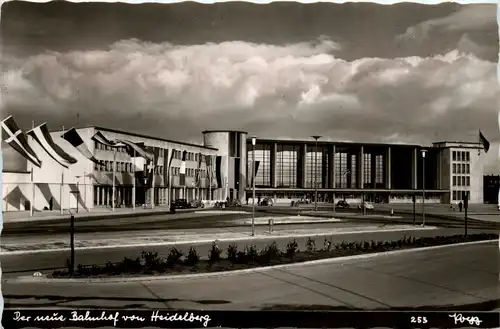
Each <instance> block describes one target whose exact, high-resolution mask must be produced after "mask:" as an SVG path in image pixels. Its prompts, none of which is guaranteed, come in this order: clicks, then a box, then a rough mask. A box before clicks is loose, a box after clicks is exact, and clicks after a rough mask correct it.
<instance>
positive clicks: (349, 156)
mask: <svg viewBox="0 0 500 329" xmlns="http://www.w3.org/2000/svg"><path fill="white" fill-rule="evenodd" d="M346 170H348V174H347V175H346V187H347V188H352V176H353V175H352V154H351V153H349V151H348V152H347V168H346Z"/></svg>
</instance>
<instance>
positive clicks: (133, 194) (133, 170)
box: [132, 149, 136, 210]
mask: <svg viewBox="0 0 500 329" xmlns="http://www.w3.org/2000/svg"><path fill="white" fill-rule="evenodd" d="M135 158H136V157H135V149H134V167H133V168H132V209H133V210H135V166H136V161H135Z"/></svg>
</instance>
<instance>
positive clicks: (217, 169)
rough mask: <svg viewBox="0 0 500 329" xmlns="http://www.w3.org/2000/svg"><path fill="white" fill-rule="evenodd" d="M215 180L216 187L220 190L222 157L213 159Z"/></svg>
mask: <svg viewBox="0 0 500 329" xmlns="http://www.w3.org/2000/svg"><path fill="white" fill-rule="evenodd" d="M215 178H216V179H217V187H218V188H222V156H217V157H216V158H215Z"/></svg>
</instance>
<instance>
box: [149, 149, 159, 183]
mask: <svg viewBox="0 0 500 329" xmlns="http://www.w3.org/2000/svg"><path fill="white" fill-rule="evenodd" d="M149 150H150V151H151V153H152V154H153V158H152V159H151V161H150V164H149V166H148V169H149V171H148V187H153V175H155V174H156V173H155V170H156V167H157V166H158V158H159V157H160V148H159V147H154V146H152V147H150V148H149Z"/></svg>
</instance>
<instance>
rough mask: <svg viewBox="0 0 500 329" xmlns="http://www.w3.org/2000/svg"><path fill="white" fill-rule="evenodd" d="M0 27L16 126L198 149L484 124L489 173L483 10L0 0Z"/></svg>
mask: <svg viewBox="0 0 500 329" xmlns="http://www.w3.org/2000/svg"><path fill="white" fill-rule="evenodd" d="M0 24H1V33H2V35H1V38H2V51H3V58H2V68H3V76H2V77H1V78H0V81H1V83H2V87H3V93H2V99H1V103H0V104H1V108H2V112H3V114H4V115H7V114H13V115H15V118H16V120H17V121H18V122H19V124H20V125H21V126H23V127H25V128H29V127H30V126H31V121H32V120H35V121H36V122H37V123H41V122H44V121H47V122H48V125H49V127H50V128H52V129H56V128H59V127H61V126H63V125H64V126H66V127H70V126H73V125H80V126H87V125H100V126H107V127H110V128H115V129H123V130H130V131H134V132H139V133H145V134H150V135H156V136H161V137H165V138H170V139H177V140H188V141H191V142H197V143H201V134H200V132H201V131H202V130H204V129H243V130H246V131H249V132H250V133H251V134H256V135H258V136H262V137H263V138H273V137H283V138H301V139H306V138H308V136H310V135H311V134H320V135H323V136H325V138H328V139H331V140H350V141H365V142H378V141H381V142H401V143H405V142H411V143H430V142H433V141H440V140H462V141H477V140H478V130H479V129H481V130H482V131H483V132H484V134H485V135H486V137H487V138H489V139H490V141H491V142H493V145H492V149H491V151H490V152H489V153H488V162H489V165H488V168H486V170H487V171H488V172H497V173H498V172H500V167H499V165H498V148H499V144H498V142H499V141H500V133H499V129H498V124H499V123H498V119H497V118H498V109H499V96H500V92H499V91H500V88H499V84H498V79H497V71H496V66H497V61H498V44H499V42H498V24H497V21H496V6H494V5H458V4H451V3H447V4H442V5H439V6H427V5H419V4H398V5H391V6H384V5H376V4H366V3H365V4H362V3H357V4H356V3H350V4H329V3H318V4H306V5H304V4H299V3H292V2H290V3H273V4H269V5H256V4H249V3H219V4H215V5H203V4H196V3H179V4H169V5H167V4H142V5H128V4H99V3H92V4H88V3H81V4H72V3H69V2H60V1H59V2H53V3H49V4H33V3H23V2H9V3H5V4H4V5H3V7H2V17H1V23H0ZM77 116H78V117H79V121H78V122H77ZM5 157H6V158H7V159H6V162H5V164H6V167H8V166H9V163H10V162H9V161H10V160H9V158H10V155H9V154H8V153H7V154H5Z"/></svg>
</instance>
